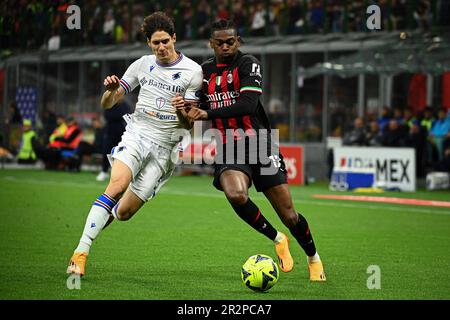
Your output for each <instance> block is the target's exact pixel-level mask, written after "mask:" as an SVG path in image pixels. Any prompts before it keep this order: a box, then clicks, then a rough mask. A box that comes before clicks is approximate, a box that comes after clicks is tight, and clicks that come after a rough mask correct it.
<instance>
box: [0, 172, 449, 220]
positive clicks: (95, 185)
mask: <svg viewBox="0 0 450 320" xmlns="http://www.w3.org/2000/svg"><path fill="white" fill-rule="evenodd" d="M0 180H4V181H10V182H11V181H12V182H22V183H29V184H37V185H52V186H58V187H59V186H67V187H77V188H86V187H91V188H99V187H101V185H100V184H99V183H89V182H88V183H77V182H60V181H53V180H37V179H17V178H16V177H12V176H4V177H0ZM103 186H104V187H105V186H106V185H103ZM160 193H161V195H164V194H170V195H179V196H196V197H209V198H217V199H225V198H224V196H223V195H222V194H221V193H219V192H215V190H214V191H213V192H211V193H208V192H192V191H189V192H188V191H176V190H173V189H172V188H170V187H163V188H162V189H161V191H160ZM252 199H255V200H266V198H265V197H262V196H254V195H252ZM292 200H293V202H294V203H296V204H300V205H301V204H309V205H315V206H327V207H342V208H351V209H368V210H378V211H379V210H380V209H382V210H387V211H395V212H398V211H404V212H415V213H431V214H439V215H450V210H445V209H442V210H439V209H426V208H417V207H412V206H406V205H398V206H376V205H367V204H362V203H345V202H344V201H343V202H330V201H320V200H319V201H317V200H307V199H295V198H293V199H292Z"/></svg>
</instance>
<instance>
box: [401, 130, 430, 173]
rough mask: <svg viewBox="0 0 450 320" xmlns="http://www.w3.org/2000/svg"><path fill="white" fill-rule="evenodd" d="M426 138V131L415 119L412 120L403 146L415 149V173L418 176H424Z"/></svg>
mask: <svg viewBox="0 0 450 320" xmlns="http://www.w3.org/2000/svg"><path fill="white" fill-rule="evenodd" d="M426 139H427V131H426V129H425V128H424V127H422V126H420V125H419V124H418V123H417V121H416V122H413V123H412V124H411V126H410V127H409V132H408V135H407V137H406V139H405V146H406V147H411V148H414V150H415V151H416V152H415V154H416V175H417V176H418V177H423V176H425V164H426V157H425V156H424V155H425V146H426Z"/></svg>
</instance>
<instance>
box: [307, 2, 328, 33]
mask: <svg viewBox="0 0 450 320" xmlns="http://www.w3.org/2000/svg"><path fill="white" fill-rule="evenodd" d="M308 15H309V19H308V22H309V29H310V30H311V31H312V32H322V31H323V24H324V23H323V22H324V15H325V12H324V8H323V2H322V1H321V0H312V1H310V2H309V3H308Z"/></svg>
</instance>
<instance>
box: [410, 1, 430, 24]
mask: <svg viewBox="0 0 450 320" xmlns="http://www.w3.org/2000/svg"><path fill="white" fill-rule="evenodd" d="M430 8H431V6H430V2H429V1H428V0H419V1H418V3H417V5H416V8H415V9H414V12H413V16H414V19H415V20H416V23H417V26H418V28H419V29H421V30H428V29H429V28H430V25H431V12H430Z"/></svg>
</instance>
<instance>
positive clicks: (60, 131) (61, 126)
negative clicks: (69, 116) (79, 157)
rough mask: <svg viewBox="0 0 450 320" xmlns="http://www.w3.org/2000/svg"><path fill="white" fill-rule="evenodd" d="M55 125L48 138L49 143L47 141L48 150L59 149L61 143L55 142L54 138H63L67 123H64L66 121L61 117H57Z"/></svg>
mask: <svg viewBox="0 0 450 320" xmlns="http://www.w3.org/2000/svg"><path fill="white" fill-rule="evenodd" d="M56 123H57V124H58V126H57V127H56V128H55V130H53V132H52V134H51V135H50V137H49V139H48V140H49V141H48V147H50V148H60V147H61V142H59V141H55V140H56V138H60V137H64V133H65V132H66V130H67V123H66V119H64V117H63V116H61V115H59V116H58V117H57V118H56Z"/></svg>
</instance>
